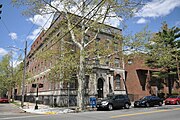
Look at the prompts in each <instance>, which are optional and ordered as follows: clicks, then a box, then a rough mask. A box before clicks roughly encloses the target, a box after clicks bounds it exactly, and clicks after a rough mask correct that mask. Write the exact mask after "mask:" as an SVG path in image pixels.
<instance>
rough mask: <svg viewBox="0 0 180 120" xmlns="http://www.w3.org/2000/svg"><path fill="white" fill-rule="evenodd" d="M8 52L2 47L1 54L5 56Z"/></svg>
mask: <svg viewBox="0 0 180 120" xmlns="http://www.w3.org/2000/svg"><path fill="white" fill-rule="evenodd" d="M7 53H8V52H7V51H6V50H5V49H3V48H0V56H4V55H6V54H7Z"/></svg>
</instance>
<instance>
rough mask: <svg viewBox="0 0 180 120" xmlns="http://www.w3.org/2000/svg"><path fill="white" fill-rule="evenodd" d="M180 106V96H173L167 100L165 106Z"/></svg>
mask: <svg viewBox="0 0 180 120" xmlns="http://www.w3.org/2000/svg"><path fill="white" fill-rule="evenodd" d="M179 104H180V96H177V95H173V96H170V97H169V98H167V99H166V100H165V105H179Z"/></svg>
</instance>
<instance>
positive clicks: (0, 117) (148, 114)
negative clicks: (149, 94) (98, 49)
mask: <svg viewBox="0 0 180 120" xmlns="http://www.w3.org/2000/svg"><path fill="white" fill-rule="evenodd" d="M11 106H12V105H11V104H3V105H2V104H0V120H179V119H180V105H169V106H162V107H150V108H131V109H119V110H113V111H88V112H81V113H66V114H56V115H38V114H30V113H22V112H21V111H18V109H17V108H16V107H15V106H13V107H11ZM8 109H10V110H8ZM14 110H16V111H14ZM2 113H3V114H2ZM11 113H12V114H11Z"/></svg>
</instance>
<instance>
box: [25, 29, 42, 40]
mask: <svg viewBox="0 0 180 120" xmlns="http://www.w3.org/2000/svg"><path fill="white" fill-rule="evenodd" d="M40 32H41V27H39V28H37V29H35V30H33V32H32V33H31V34H30V35H29V36H27V39H30V40H34V39H36V38H37V36H38V35H39V34H40Z"/></svg>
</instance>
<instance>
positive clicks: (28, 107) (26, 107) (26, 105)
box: [15, 101, 75, 114]
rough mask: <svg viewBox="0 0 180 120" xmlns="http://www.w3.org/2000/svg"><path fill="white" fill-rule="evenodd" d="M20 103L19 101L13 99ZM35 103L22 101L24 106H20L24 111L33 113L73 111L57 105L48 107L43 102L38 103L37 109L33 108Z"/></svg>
mask: <svg viewBox="0 0 180 120" xmlns="http://www.w3.org/2000/svg"><path fill="white" fill-rule="evenodd" d="M15 102H17V103H19V104H21V101H15ZM35 105H36V104H35V103H29V102H24V107H23V108H22V107H20V109H22V110H23V111H24V112H28V113H35V114H60V113H72V112H75V111H74V110H72V109H70V108H65V107H63V108H59V107H54V108H53V107H50V106H47V105H43V104H38V109H36V110H35Z"/></svg>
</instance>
